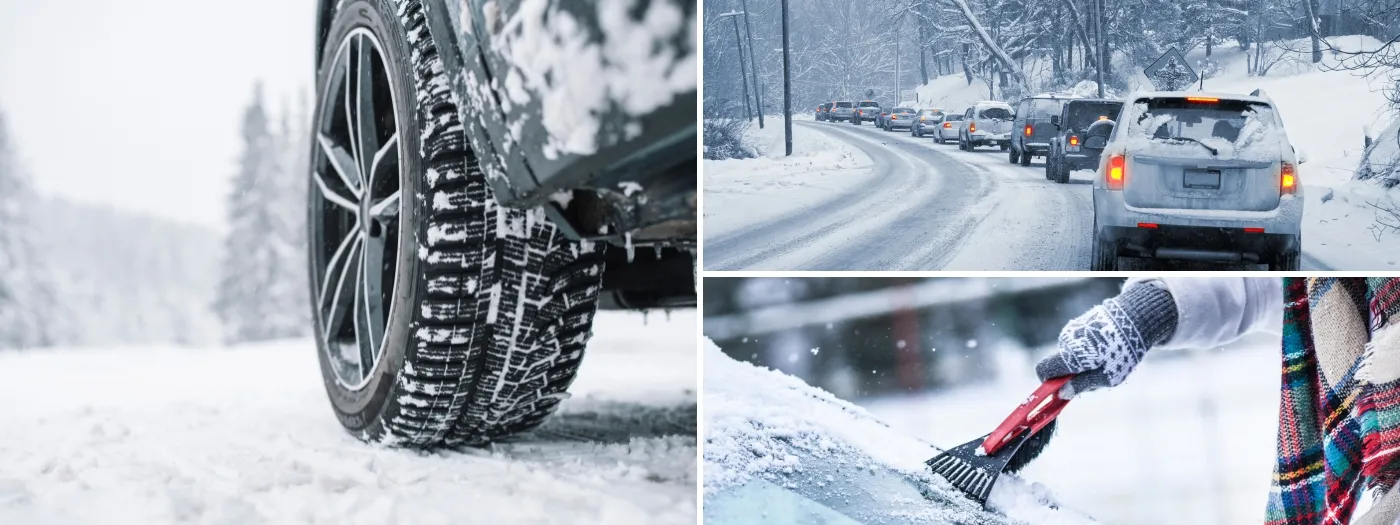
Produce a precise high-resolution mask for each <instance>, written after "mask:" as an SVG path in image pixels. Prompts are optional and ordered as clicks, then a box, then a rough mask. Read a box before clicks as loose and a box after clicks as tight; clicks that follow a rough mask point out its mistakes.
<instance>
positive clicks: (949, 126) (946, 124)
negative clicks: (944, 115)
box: [943, 122, 953, 128]
mask: <svg viewBox="0 0 1400 525" xmlns="http://www.w3.org/2000/svg"><path fill="white" fill-rule="evenodd" d="M943 127H945V128H952V127H953V123H952V122H944V123H943Z"/></svg>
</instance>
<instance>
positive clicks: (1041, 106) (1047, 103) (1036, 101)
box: [1022, 98, 1065, 119]
mask: <svg viewBox="0 0 1400 525" xmlns="http://www.w3.org/2000/svg"><path fill="white" fill-rule="evenodd" d="M1064 103H1065V101H1063V100H1056V99H1051V98H1033V99H1031V103H1030V114H1029V115H1022V117H1023V118H1039V119H1048V118H1050V115H1059V114H1060V108H1062V107H1064Z"/></svg>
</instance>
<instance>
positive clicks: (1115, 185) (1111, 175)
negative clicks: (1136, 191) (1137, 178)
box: [1104, 155, 1128, 190]
mask: <svg viewBox="0 0 1400 525" xmlns="http://www.w3.org/2000/svg"><path fill="white" fill-rule="evenodd" d="M1127 164H1128V163H1127V160H1126V159H1124V158H1123V156H1122V155H1114V156H1112V157H1109V158H1108V169H1107V170H1105V171H1106V173H1104V182H1105V183H1106V184H1108V189H1110V190H1121V189H1123V179H1125V178H1127V176H1128V173H1127V172H1128V167H1127Z"/></svg>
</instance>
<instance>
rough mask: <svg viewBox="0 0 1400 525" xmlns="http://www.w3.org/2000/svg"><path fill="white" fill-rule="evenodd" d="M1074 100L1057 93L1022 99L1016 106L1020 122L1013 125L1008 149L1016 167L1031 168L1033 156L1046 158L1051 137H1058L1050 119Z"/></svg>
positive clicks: (1010, 158)
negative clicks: (1017, 164) (1019, 165)
mask: <svg viewBox="0 0 1400 525" xmlns="http://www.w3.org/2000/svg"><path fill="white" fill-rule="evenodd" d="M1070 100H1074V99H1072V98H1065V97H1064V96H1057V95H1053V94H1046V95H1036V96H1034V97H1028V98H1024V99H1021V102H1020V103H1019V104H1017V105H1016V119H1015V121H1013V122H1012V124H1011V147H1010V148H1007V151H1008V152H1009V153H1007V160H1009V161H1010V162H1011V163H1012V164H1016V163H1018V162H1019V163H1020V164H1021V165H1022V166H1030V165H1031V156H1032V155H1046V154H1047V153H1049V152H1050V137H1053V136H1055V126H1054V125H1052V124H1050V118H1051V117H1052V116H1055V115H1059V114H1060V110H1061V109H1062V108H1064V105H1065V103H1066V102H1068V101H1070Z"/></svg>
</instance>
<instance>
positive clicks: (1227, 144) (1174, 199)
mask: <svg viewBox="0 0 1400 525" xmlns="http://www.w3.org/2000/svg"><path fill="white" fill-rule="evenodd" d="M1127 100H1128V101H1129V102H1128V103H1127V104H1126V105H1125V106H1124V108H1123V110H1122V112H1121V113H1120V120H1119V121H1118V122H1116V123H1115V127H1114V129H1113V133H1112V135H1111V137H1110V138H1109V139H1108V143H1107V144H1106V146H1105V148H1104V152H1103V156H1102V159H1100V161H1099V162H1100V166H1099V176H1098V177H1095V179H1094V221H1095V228H1094V231H1095V237H1096V238H1095V243H1094V255H1093V259H1092V261H1093V269H1094V270H1112V269H1115V268H1116V266H1117V258H1118V256H1120V255H1128V256H1138V257H1153V258H1167V259H1190V260H1204V261H1218V262H1246V263H1265V264H1268V265H1269V266H1270V268H1271V269H1280V270H1281V269H1288V270H1296V269H1297V267H1298V261H1299V256H1300V246H1301V241H1300V236H1301V229H1302V226H1301V223H1302V215H1303V195H1302V192H1303V190H1302V185H1301V184H1300V183H1299V181H1298V178H1297V171H1296V166H1297V161H1296V157H1295V155H1294V151H1293V147H1292V145H1290V144H1289V142H1288V137H1287V135H1286V134H1285V132H1284V128H1283V122H1282V120H1281V119H1280V117H1279V115H1278V113H1277V111H1275V109H1274V107H1273V104H1272V103H1270V101H1269V100H1268V99H1267V98H1263V97H1259V96H1242V95H1227V94H1213V93H1202V92H1190V93H1185V92H1144V93H1137V94H1134V95H1132V96H1130V97H1128V99H1127Z"/></svg>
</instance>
